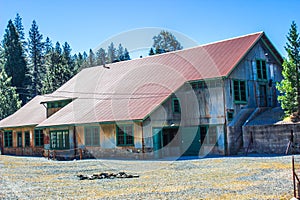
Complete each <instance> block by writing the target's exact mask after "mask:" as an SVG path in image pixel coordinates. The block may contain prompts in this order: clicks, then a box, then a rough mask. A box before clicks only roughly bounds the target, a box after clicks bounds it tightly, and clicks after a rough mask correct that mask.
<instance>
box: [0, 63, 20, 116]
mask: <svg viewBox="0 0 300 200" xmlns="http://www.w3.org/2000/svg"><path fill="white" fill-rule="evenodd" d="M20 107H21V101H20V100H19V95H18V94H17V92H16V88H15V87H12V86H11V78H9V77H8V76H7V74H6V73H5V71H4V70H3V69H2V66H0V120H1V119H4V118H5V117H7V116H9V115H11V114H13V113H14V112H15V111H17V110H18V109H19V108H20Z"/></svg>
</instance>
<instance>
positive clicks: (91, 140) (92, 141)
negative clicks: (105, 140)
mask: <svg viewBox="0 0 300 200" xmlns="http://www.w3.org/2000/svg"><path fill="white" fill-rule="evenodd" d="M84 136H85V145H86V146H99V145H100V131H99V127H97V126H87V127H85V128H84Z"/></svg>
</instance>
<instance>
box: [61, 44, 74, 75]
mask: <svg viewBox="0 0 300 200" xmlns="http://www.w3.org/2000/svg"><path fill="white" fill-rule="evenodd" d="M62 47H63V55H62V59H63V64H64V65H65V67H66V68H67V69H69V71H70V78H71V77H72V76H73V75H75V74H76V70H75V61H74V59H73V56H72V54H71V51H72V49H71V47H70V45H69V44H68V43H67V42H65V43H64V45H63V46H62Z"/></svg>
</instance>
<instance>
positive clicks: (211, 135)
mask: <svg viewBox="0 0 300 200" xmlns="http://www.w3.org/2000/svg"><path fill="white" fill-rule="evenodd" d="M207 143H208V144H210V145H215V144H216V143H217V127H216V126H210V127H209V128H208V140H207Z"/></svg>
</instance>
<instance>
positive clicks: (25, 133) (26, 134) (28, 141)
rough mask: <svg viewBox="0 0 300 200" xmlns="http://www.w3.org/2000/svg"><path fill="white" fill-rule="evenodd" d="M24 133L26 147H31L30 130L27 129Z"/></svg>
mask: <svg viewBox="0 0 300 200" xmlns="http://www.w3.org/2000/svg"><path fill="white" fill-rule="evenodd" d="M24 135H25V147H30V132H29V131H25V132H24Z"/></svg>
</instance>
